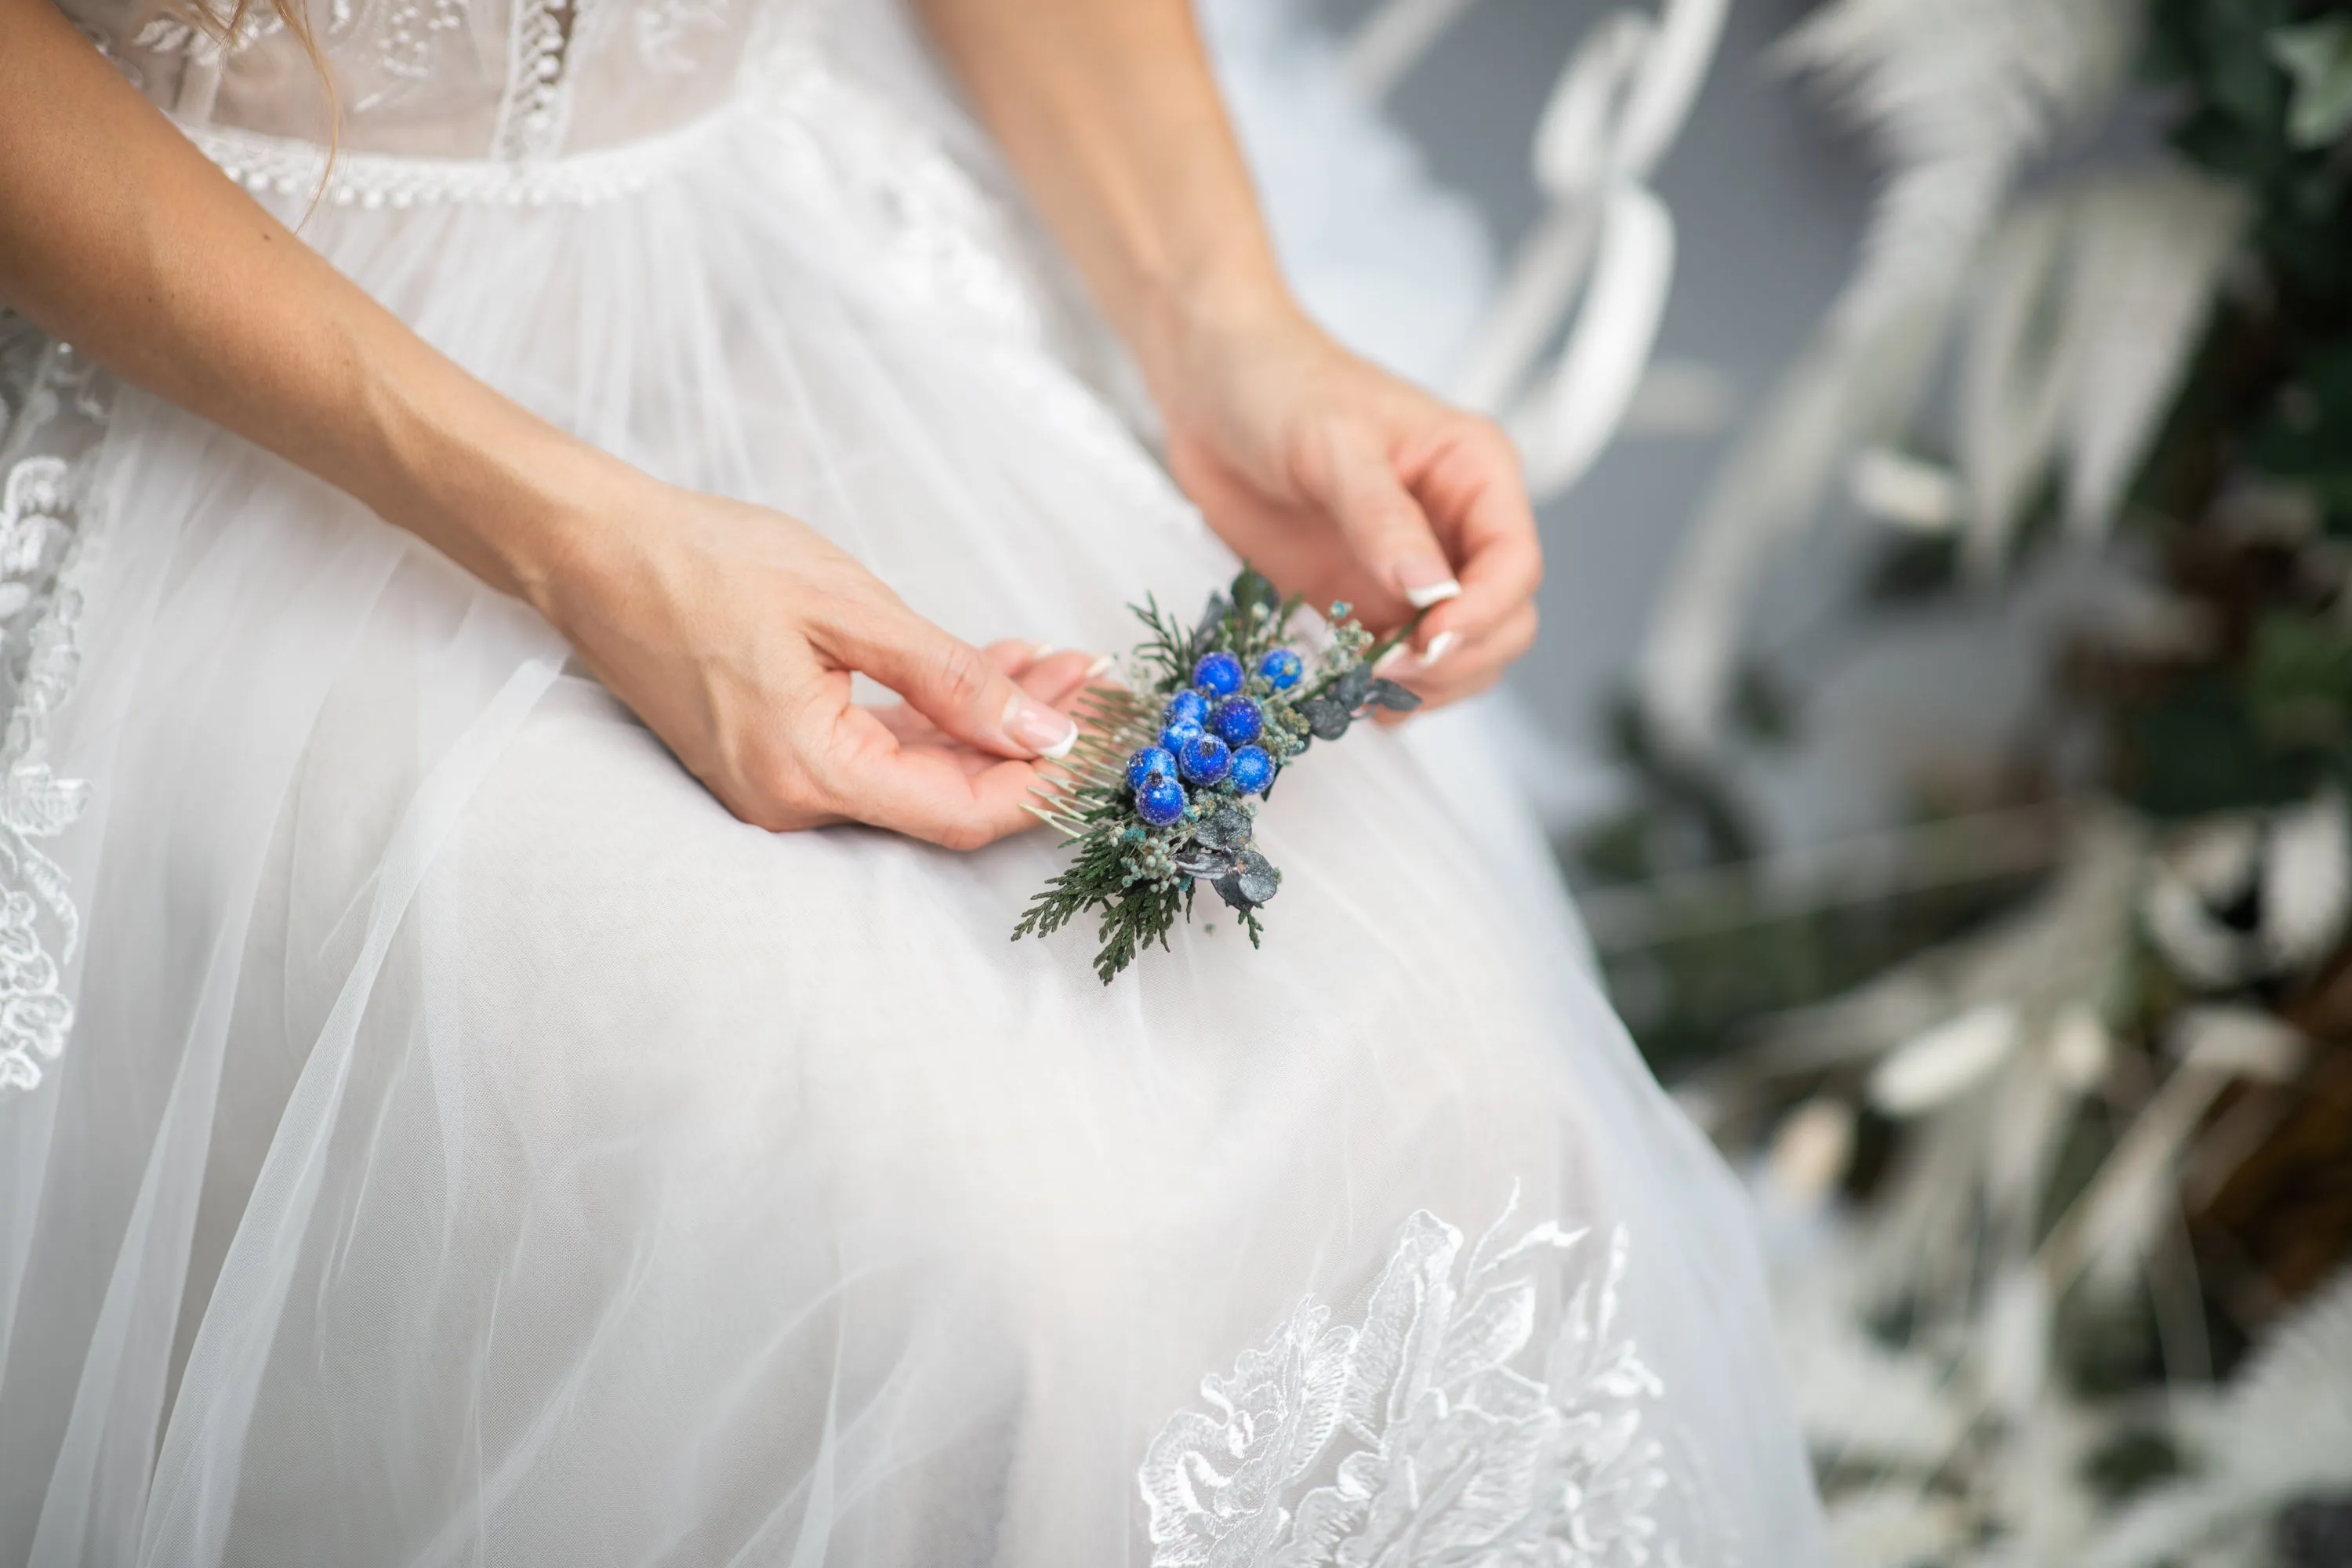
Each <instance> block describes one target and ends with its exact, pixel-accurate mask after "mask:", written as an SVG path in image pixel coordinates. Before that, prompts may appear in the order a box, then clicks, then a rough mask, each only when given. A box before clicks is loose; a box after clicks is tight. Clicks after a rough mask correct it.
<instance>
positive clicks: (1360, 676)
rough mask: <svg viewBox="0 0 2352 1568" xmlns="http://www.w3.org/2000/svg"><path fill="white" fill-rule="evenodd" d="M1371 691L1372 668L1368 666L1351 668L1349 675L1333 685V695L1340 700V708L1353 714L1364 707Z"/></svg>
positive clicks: (1360, 665)
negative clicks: (1367, 695) (1365, 699)
mask: <svg viewBox="0 0 2352 1568" xmlns="http://www.w3.org/2000/svg"><path fill="white" fill-rule="evenodd" d="M1371 689H1372V667H1371V666H1370V665H1368V664H1359V665H1355V666H1353V667H1351V668H1349V671H1348V673H1347V674H1345V675H1343V676H1341V677H1340V678H1339V679H1338V680H1336V681H1334V682H1333V683H1332V685H1331V695H1332V696H1333V697H1336V698H1338V699H1339V704H1340V706H1342V707H1344V708H1345V709H1347V710H1348V711H1349V712H1350V713H1353V712H1354V711H1355V710H1357V709H1359V708H1361V707H1362V706H1363V705H1364V698H1365V695H1366V694H1367V693H1369V692H1370V690H1371Z"/></svg>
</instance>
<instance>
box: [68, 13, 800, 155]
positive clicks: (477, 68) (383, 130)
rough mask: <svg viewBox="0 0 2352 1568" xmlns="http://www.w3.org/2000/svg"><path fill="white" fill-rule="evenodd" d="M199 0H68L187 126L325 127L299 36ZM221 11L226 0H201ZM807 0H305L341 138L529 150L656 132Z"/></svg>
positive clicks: (290, 134) (555, 151)
mask: <svg viewBox="0 0 2352 1568" xmlns="http://www.w3.org/2000/svg"><path fill="white" fill-rule="evenodd" d="M193 3H194V0H164V3H163V5H160V6H159V5H158V4H157V0H67V3H66V4H65V6H64V8H65V10H66V11H67V13H68V15H69V16H72V17H73V18H74V20H75V21H76V22H77V23H78V24H79V26H81V28H82V30H83V31H84V33H86V34H87V35H88V36H89V37H90V38H91V39H92V41H93V42H95V43H97V44H98V45H99V47H100V48H102V49H103V50H105V51H106V52H107V53H108V54H109V55H110V57H111V58H114V59H115V61H116V62H117V63H118V64H119V65H120V66H121V68H122V69H123V71H124V73H125V74H126V75H128V76H129V77H130V78H131V80H132V81H133V82H134V83H135V84H136V85H137V86H138V87H139V89H141V90H142V92H144V93H145V94H146V95H147V97H148V98H149V99H150V100H152V102H154V103H155V104H156V105H158V106H159V107H160V108H162V109H163V110H165V111H166V112H168V113H169V114H171V115H172V116H173V119H175V120H177V121H179V122H180V123H181V124H182V125H183V126H184V127H187V128H189V129H191V130H197V131H212V132H221V133H226V134H227V135H229V136H232V137H234V136H237V135H240V134H243V135H248V136H262V137H283V138H292V139H297V140H300V141H305V142H324V141H325V140H327V136H328V130H329V125H330V110H329V100H328V97H327V94H326V93H325V92H324V91H323V90H322V87H321V83H320V77H319V72H318V69H317V68H316V67H315V66H314V65H313V63H312V61H311V59H310V56H309V54H308V53H307V52H306V51H305V50H304V48H303V47H302V44H301V40H299V38H297V37H294V36H293V34H292V33H291V31H290V30H289V29H288V28H287V27H286V26H285V25H284V24H283V23H282V22H281V21H280V20H279V19H278V14H277V13H276V12H275V11H274V10H273V9H272V8H271V7H270V6H269V5H268V4H267V0H253V3H252V4H250V5H248V6H247V11H246V15H245V16H244V18H243V20H242V21H241V22H240V23H239V24H238V26H236V30H235V31H234V32H233V33H230V34H227V35H226V37H224V36H222V33H221V29H220V28H219V27H218V26H213V27H210V28H207V27H205V26H198V25H196V24H197V14H196V13H194V11H192V10H190V9H189V8H188V7H189V5H191V4H193ZM207 3H208V4H209V5H210V6H211V7H212V9H213V11H214V12H215V15H219V14H224V13H225V12H226V5H225V3H224V0H207ZM815 3H816V0H309V7H310V9H309V16H310V27H311V31H312V34H313V36H314V37H315V38H316V39H317V41H318V43H319V46H320V49H321V51H322V52H323V54H324V56H325V58H326V61H327V64H328V68H329V71H330V73H331V79H332V83H333V89H334V100H335V102H336V104H337V106H338V107H340V110H341V123H340V126H339V128H338V133H337V135H336V138H335V140H336V144H337V146H338V148H339V149H340V150H342V151H347V152H350V153H355V154H360V155H368V154H392V155H398V156H404V157H410V158H424V159H436V160H489V161H495V162H508V163H514V162H530V161H538V160H547V159H552V158H557V157H561V156H564V155H566V154H577V153H593V152H599V151H609V150H613V149H617V148H623V147H626V146H629V145H631V144H633V143H637V142H645V141H646V140H647V139H649V138H655V137H658V136H659V135H661V134H662V133H664V132H671V131H676V130H677V129H680V128H682V127H684V126H686V125H688V124H689V123H691V122H692V121H695V120H697V119H698V118H700V117H702V116H704V115H706V114H708V113H709V111H710V110H711V109H712V108H713V106H714V105H716V104H718V103H719V102H721V101H723V100H725V99H726V98H727V97H728V96H729V95H730V88H731V86H732V84H733V82H734V79H735V78H736V76H737V74H738V73H739V72H740V69H741V68H742V64H743V62H744V61H745V60H746V59H747V58H750V57H751V53H752V49H751V45H752V43H753V41H754V38H755V37H767V36H772V31H773V29H775V28H777V27H778V26H789V25H790V24H791V23H792V22H793V19H794V18H795V17H797V16H801V15H803V14H805V13H806V12H808V11H809V10H811V9H812V8H813V6H814V4H815Z"/></svg>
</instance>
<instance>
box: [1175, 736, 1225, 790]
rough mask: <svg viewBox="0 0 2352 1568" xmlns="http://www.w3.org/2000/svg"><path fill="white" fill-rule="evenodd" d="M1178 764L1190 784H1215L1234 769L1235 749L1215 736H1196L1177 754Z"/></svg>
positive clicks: (1185, 743)
mask: <svg viewBox="0 0 2352 1568" xmlns="http://www.w3.org/2000/svg"><path fill="white" fill-rule="evenodd" d="M1176 764H1177V767H1178V769H1179V771H1181V773H1183V775H1184V778H1185V780H1186V781H1187V782H1188V783H1191V784H1215V783H1216V782H1217V781H1218V780H1219V779H1221V778H1223V777H1224V776H1225V774H1226V773H1228V772H1229V771H1230V770H1231V769H1232V767H1233V765H1234V753H1233V748H1231V747H1230V746H1227V745H1226V744H1225V743H1224V742H1223V741H1220V740H1218V739H1217V738H1216V737H1215V736H1214V735H1195V736H1193V737H1192V739H1191V740H1189V741H1187V742H1184V749H1183V750H1182V751H1181V752H1177V753H1176Z"/></svg>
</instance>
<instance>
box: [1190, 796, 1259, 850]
mask: <svg viewBox="0 0 2352 1568" xmlns="http://www.w3.org/2000/svg"><path fill="white" fill-rule="evenodd" d="M1192 837H1193V838H1194V839H1195V840H1196V841H1198V842H1199V843H1200V844H1201V845H1202V847H1205V848H1209V849H1223V850H1236V849H1245V848H1247V847H1249V841H1250V819H1249V818H1248V817H1247V816H1244V815H1243V813H1242V810H1241V808H1240V807H1239V806H1234V805H1221V806H1219V807H1217V809H1216V810H1215V811H1213V812H1212V813H1211V814H1210V815H1209V819H1208V820H1207V821H1206V822H1203V823H1202V824H1201V826H1198V827H1196V828H1194V829H1193V830H1192Z"/></svg>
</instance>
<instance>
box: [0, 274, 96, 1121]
mask: <svg viewBox="0 0 2352 1568" xmlns="http://www.w3.org/2000/svg"><path fill="white" fill-rule="evenodd" d="M108 387H109V384H108V383H106V382H105V381H103V380H102V379H101V378H100V376H99V375H98V374H97V373H96V367H95V366H93V365H92V364H90V363H89V362H88V361H86V360H84V359H82V358H81V357H80V356H79V355H78V354H76V353H74V352H73V351H72V350H71V349H70V348H68V347H67V346H66V345H65V344H63V343H58V342H51V341H49V340H48V339H47V338H45V337H43V336H41V335H40V334H39V333H37V332H36V331H33V330H32V329H31V328H30V327H29V326H28V325H27V324H26V323H25V322H24V321H21V320H19V319H17V318H15V317H12V316H9V315H7V314H6V313H5V312H4V311H0V398H5V408H0V688H5V690H0V704H4V705H5V710H6V712H7V715H8V719H7V726H6V731H5V739H0V1097H5V1096H6V1095H8V1094H11V1093H15V1092H20V1091H23V1090H26V1089H33V1088H36V1087H37V1086H38V1085H39V1083H40V1081H41V1076H42V1064H43V1063H44V1062H48V1061H54V1060H56V1059H57V1058H58V1054H59V1053H60V1052H62V1051H63V1050H64V1048H65V1043H66V1037H67V1036H68V1034H69V1033H70V1032H71V1030H72V1028H73V1019H74V1010H73V1004H72V1003H71V1002H70V1001H69V1000H68V999H67V997H66V995H65V992H64V976H63V970H62V966H63V964H64V963H66V962H67V961H68V960H70V959H71V958H72V956H73V952H74V948H75V945H76V943H77V942H78V941H79V937H80V934H81V930H80V927H81V921H80V916H79V912H78V911H77V910H75V908H74V901H73V891H72V888H71V886H70V884H69V882H68V879H67V877H66V873H65V870H64V868H62V867H60V866H59V865H58V863H57V862H56V861H54V860H52V859H50V858H49V857H48V856H47V854H46V853H44V852H43V851H42V849H41V848H40V844H41V842H42V841H45V840H48V839H53V838H56V837H58V836H59V835H60V834H62V833H64V832H65V831H66V830H67V829H68V827H70V826H73V824H74V821H75V820H76V818H78V817H79V816H80V815H81V812H82V808H83V807H84V805H87V804H88V801H89V785H88V784H85V783H84V782H82V781H81V780H79V779H65V778H59V777H58V774H57V772H56V770H55V769H54V768H52V767H51V766H50V764H49V759H48V738H49V722H50V719H51V716H52V715H53V714H54V713H55V712H56V710H57V709H58V707H59V706H60V705H61V704H62V703H63V702H64V701H65V700H66V698H67V697H68V695H69V694H70V693H71V691H72V689H73V684H74V678H75V676H76V675H77V674H78V673H79V669H80V663H81V657H80V650H79V647H78V646H77V644H76V641H75V632H76V626H77V623H78V622H79V618H80V615H81V596H80V595H79V593H78V592H77V591H76V589H75V587H74V581H75V577H76V574H77V568H78V567H79V565H80V564H81V563H82V562H83V561H85V560H86V559H87V558H88V554H89V551H90V549H91V542H90V540H89V537H88V535H87V533H86V532H85V530H84V528H83V526H82V522H83V517H84V515H85V513H86V510H87V503H88V501H89V488H90V483H91V476H92V472H93V469H94V468H95V466H96V460H97V454H98V448H99V446H100V438H101V437H103V435H104V433H105V428H106V421H107V415H108V401H107V398H108Z"/></svg>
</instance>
